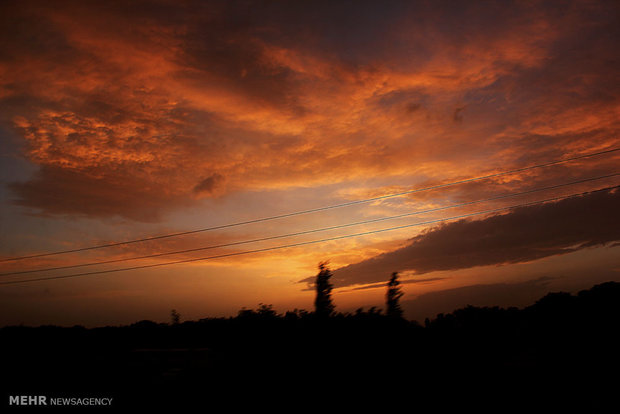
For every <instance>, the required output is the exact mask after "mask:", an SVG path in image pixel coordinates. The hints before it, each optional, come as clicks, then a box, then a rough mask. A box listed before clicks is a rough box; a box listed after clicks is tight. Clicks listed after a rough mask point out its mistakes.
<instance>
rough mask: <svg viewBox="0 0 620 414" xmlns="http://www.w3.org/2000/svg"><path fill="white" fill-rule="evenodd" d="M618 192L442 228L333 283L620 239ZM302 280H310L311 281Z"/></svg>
mask: <svg viewBox="0 0 620 414" xmlns="http://www.w3.org/2000/svg"><path fill="white" fill-rule="evenodd" d="M618 211H620V191H618V190H615V191H606V192H596V193H591V194H588V195H586V196H582V197H577V198H570V199H565V200H561V201H558V202H554V203H545V204H540V205H534V206H527V207H519V208H516V209H513V210H511V211H510V212H509V213H507V214H501V215H495V216H491V217H488V218H485V219H481V220H459V221H456V222H452V223H448V224H443V225H440V226H438V227H435V228H433V229H430V230H428V231H425V232H423V233H422V234H420V235H418V236H416V237H414V238H413V239H411V240H410V242H409V243H408V244H407V245H406V246H405V247H403V248H400V249H397V250H395V251H392V252H389V253H384V254H381V255H379V256H377V257H374V258H372V259H369V260H365V261H363V262H360V263H356V264H352V265H349V266H345V267H342V268H340V269H337V270H335V271H334V285H335V286H348V285H355V284H367V283H376V282H380V281H383V280H385V278H386V275H388V274H389V273H391V272H394V271H405V270H412V271H415V273H416V274H424V273H428V272H433V271H438V270H456V269H467V268H471V267H475V266H487V265H501V264H508V263H521V262H528V261H533V260H536V259H540V258H543V257H549V256H554V255H560V254H566V253H570V252H574V251H577V250H579V249H584V248H589V247H595V246H602V245H606V244H611V243H613V242H616V241H618V240H620V217H619V216H618V213H617V212H618ZM302 282H308V283H311V282H312V278H309V279H305V280H303V281H302Z"/></svg>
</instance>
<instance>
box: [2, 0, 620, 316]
mask: <svg viewBox="0 0 620 414" xmlns="http://www.w3.org/2000/svg"><path fill="white" fill-rule="evenodd" d="M619 21H620V4H619V3H618V2H617V1H557V2H539V1H522V2H514V3H511V2H508V1H497V2H486V1H485V2H482V1H480V2H476V1H462V2H459V1H445V2H443V1H198V0H195V1H193V0H187V1H178V0H175V1H172V0H159V1H84V0H80V1H77V0H76V1H63V0H61V1H54V2H49V1H38V2H37V1H28V0H26V1H3V2H1V3H0V33H1V34H0V156H1V158H0V259H9V258H14V257H18V256H25V255H36V254H40V253H47V252H57V251H63V250H71V249H79V248H83V247H89V246H96V245H102V244H109V243H115V242H122V241H129V240H135V239H141V238H148V237H151V236H158V235H165V234H170V233H177V232H184V231H191V230H195V229H204V228H209V227H213V226H220V225H226V224H230V223H238V222H243V221H251V220H255V219H260V218H264V217H271V216H275V215H282V214H288V213H294V212H299V211H304V210H308V209H315V208H322V207H325V206H333V205H339V204H344V203H350V202H355V201H359V200H365V199H368V198H375V197H380V196H384V195H389V194H393V193H400V192H405V191H408V190H413V189H422V188H427V187H433V186H439V185H442V184H448V183H452V182H455V181H463V180H469V179H471V178H475V177H481V176H486V175H492V174H497V173H502V172H505V171H511V170H514V169H520V168H524V167H529V166H536V165H539V164H545V163H549V162H554V161H558V160H563V159H567V158H575V157H580V158H578V159H576V160H574V161H571V162H565V163H561V164H555V165H552V166H547V167H541V168H532V169H528V170H524V171H521V172H517V173H512V174H503V175H498V176H495V177H493V178H489V179H484V180H473V181H469V182H467V183H464V184H460V185H453V186H446V187H440V188H437V189H434V190H428V191H420V192H414V193H411V194H408V195H406V196H401V197H389V198H383V199H379V200H375V201H372V202H367V203H354V204H352V205H349V206H345V207H339V208H333V209H328V210H324V211H318V212H314V213H308V214H300V215H293V216H290V217H287V218H282V219H277V220H268V221H262V222H257V223H253V224H246V225H240V226H234V227H229V228H223V229H219V230H212V231H205V232H198V233H192V234H189V235H185V236H182V237H169V238H164V239H157V240H152V241H148V242H141V243H131V244H124V245H120V246H116V247H109V248H103V249H93V250H88V251H83V252H79V253H73V254H62V255H54V256H44V257H38V258H32V259H25V260H13V261H6V260H5V261H3V262H1V263H0V273H11V272H20V271H26V270H34V269H38V268H49V267H62V266H71V265H76V264H82V263H90V262H97V261H106V260H114V259H121V258H131V257H134V256H143V255H149V254H156V253H164V252H170V251H178V250H186V249H195V248H200V247H206V246H213V245H219V244H228V243H235V242H239V241H247V240H252V239H257V238H267V237H271V236H278V235H284V234H288V233H296V232H304V231H308V230H315V229H321V228H325V227H332V226H339V225H344V224H349V223H355V222H359V221H367V220H373V219H381V218H385V217H390V216H394V215H403V214H407V213H413V212H419V211H421V213H420V214H416V215H412V216H406V217H402V218H398V219H390V220H384V221H376V222H372V223H367V224H362V225H356V226H349V227H343V228H340V229H333V230H328V231H321V232H315V233H310V234H305V235H301V236H290V237H283V238H278V239H273V240H266V241H262V242H254V243H247V244H241V245H236V246H229V247H222V248H217V249H208V250H202V251H195V252H189V253H182V254H176V255H170V256H162V257H157V258H150V259H141V260H129V261H125V262H118V263H112V264H105V265H97V266H88V267H82V268H71V269H60V270H55V271H44V272H38V273H27V274H17V275H16V274H12V275H0V282H5V281H6V282H8V281H18V280H27V279H34V278H44V277H48V276H49V277H53V276H61V275H70V274H76V273H84V272H95V271H98V270H106V269H115V268H122V267H133V266H141V265H149V264H158V263H164V262H168V261H177V260H184V259H191V258H201V257H207V256H212V255H225V254H228V253H235V252H243V251H248V250H257V249H264V248H269V247H278V246H283V245H288V244H296V243H303V242H308V241H314V240H319V239H325V238H335V237H338V236H345V235H352V234H356V233H363V232H372V231H374V230H380V229H386V228H391V227H398V226H407V225H411V224H415V223H419V222H429V221H434V220H441V219H445V218H449V217H454V216H460V215H466V214H470V213H476V212H479V211H486V210H491V209H499V208H501V207H506V206H512V205H519V204H523V203H528V202H533V201H538V200H545V199H550V198H555V197H562V196H564V195H571V194H577V193H584V192H589V191H593V190H597V189H602V188H607V187H613V186H617V185H620V176H611V177H610V175H613V174H616V173H620V162H619V161H620V151H617V152H616V151H610V150H614V149H617V148H620V135H619V132H620V116H619V115H620V47H618V45H619V44H620V24H618V23H619ZM605 151H606V152H605ZM602 152H604V153H602ZM593 153H601V154H599V155H593V156H588V157H581V156H583V155H588V154H593ZM598 177H606V178H600V179H596V180H589V181H585V180H588V179H592V178H598ZM575 181H582V182H581V183H577V184H573V185H566V186H562V187H557V188H555V189H549V190H544V191H537V192H531V193H529V194H526V195H521V196H514V197H507V198H503V199H497V200H494V201H486V202H480V203H475V204H469V205H466V206H461V207H455V208H445V209H442V210H436V211H432V212H424V211H425V210H429V209H438V208H442V207H448V206H452V205H455V204H461V203H467V202H469V201H475V200H483V199H488V198H495V197H498V196H502V195H510V194H514V193H520V192H526V191H529V190H534V189H539V188H546V187H550V186H556V185H560V184H567V183H571V182H575ZM619 211H620V192H618V191H617V190H609V191H598V192H594V193H591V194H586V195H583V196H580V197H572V198H569V199H563V200H559V201H555V202H548V203H545V204H538V205H530V206H526V207H520V208H516V209H511V210H503V211H500V212H496V213H492V214H481V215H476V216H471V217H468V218H465V219H462V220H461V221H456V220H449V221H445V222H436V223H431V224H426V225H419V226H410V227H402V228H400V229H397V230H392V231H383V232H379V233H369V234H366V235H363V236H358V237H350V238H340V239H336V240H332V241H327V242H322V243H313V244H307V245H303V246H298V247H291V248H282V249H275V250H270V251H265V252H261V253H253V254H244V255H237V256H230V257H226V258H220V259H215V260H206V261H195V262H191V263H186V264H177V265H171V266H160V267H154V268H146V269H138V270H131V271H122V272H114V273H106V274H93V275H85V276H80V277H72V278H67V279H53V280H49V281H36V282H29V283H15V284H4V285H2V284H0V325H7V324H20V323H23V324H27V325H40V324H60V325H74V324H82V325H86V326H100V325H106V324H121V323H122V324H125V323H132V322H135V321H137V320H141V319H151V320H155V321H162V322H166V321H168V320H169V312H170V310H171V309H172V308H175V309H177V310H178V312H179V313H180V314H181V317H182V319H198V318H203V317H208V316H229V315H234V314H236V312H237V311H238V310H239V309H241V308H242V307H246V308H254V307H256V306H257V305H258V304H259V303H268V304H273V305H274V308H275V309H276V310H278V311H281V312H282V311H285V310H292V309H294V308H304V309H308V310H311V309H312V307H313V299H314V293H313V291H312V286H311V282H312V278H313V276H314V275H315V274H316V273H317V264H318V263H319V262H321V261H327V260H329V262H330V266H331V268H332V269H333V270H334V278H333V282H334V285H335V288H336V289H335V290H334V292H333V298H334V302H335V305H336V310H339V311H353V310H355V309H356V308H359V307H365V308H368V307H370V306H377V307H383V302H384V295H385V287H384V284H385V282H386V281H387V279H388V278H389V275H390V274H391V273H392V272H394V271H399V272H401V277H402V281H403V283H404V284H403V290H404V292H405V296H404V297H403V299H402V301H403V306H404V308H405V310H406V314H407V316H408V317H410V318H414V319H418V320H422V319H423V318H424V317H426V316H434V315H435V314H436V313H437V312H445V311H451V310H452V309H454V308H455V307H458V306H464V305H467V304H473V305H502V306H525V305H528V304H531V303H533V301H534V300H536V299H537V298H539V297H540V296H542V295H544V294H545V293H547V292H549V291H558V290H564V291H571V292H574V291H577V290H580V289H584V288H589V287H591V286H592V285H594V284H597V283H601V282H604V281H609V280H616V281H620V243H619V242H620V217H619V214H618V212H619Z"/></svg>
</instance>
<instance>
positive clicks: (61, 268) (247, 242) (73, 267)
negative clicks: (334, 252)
mask: <svg viewBox="0 0 620 414" xmlns="http://www.w3.org/2000/svg"><path fill="white" fill-rule="evenodd" d="M619 175H620V173H613V174H608V175H603V176H599V177H592V178H585V179H582V180H577V181H571V182H568V183H563V184H556V185H552V186H547V187H539V188H534V189H531V190H527V191H521V192H518V193H510V194H503V195H499V196H495V197H490V198H484V199H479V200H474V201H467V202H463V203H458V204H452V205H449V206H444V207H436V208H432V209H427V210H420V211H415V212H409V213H404V214H398V215H395V216H388V217H379V218H375V219H369V220H363V221H357V222H353V223H347V224H339V225H336V226H330V227H323V228H318V229H311V230H305V231H299V232H295V233H287V234H280V235H276V236H269V237H261V238H258V239H251V240H242V241H237V242H231V243H224V244H217V245H211V246H203V247H196V248H192V249H185V250H176V251H171V252H163V253H153V254H148V255H143V256H134V257H125V258H119V259H110V260H103V261H98V262H89V263H81V264H75V265H67V266H57V267H47V268H41V269H31V270H21V271H16V272H6V273H0V277H1V276H12V275H23V274H28V273H37V272H46V271H53V270H66V269H75V268H78V267H87V266H95V265H103V264H111V263H119V262H127V261H131V260H141V259H151V258H155V257H162V256H170V255H174V254H182V253H191V252H197V251H201V250H210V249H217V248H221V247H230V246H239V245H242V244H249V243H256V242H261V241H268V240H276V239H282V238H285V237H294V236H302V235H305V234H311V233H318V232H322V231H328V230H336V229H341V228H345V227H352V226H358V225H362V224H370V223H376V222H379V221H385V220H394V219H398V218H403V217H409V216H414V215H418V214H424V213H432V212H436V211H441V210H447V209H451V208H458V207H464V206H468V205H472V204H478V203H484V202H489V201H496V200H501V199H504V198H510V197H518V196H522V195H526V194H532V193H536V192H540V191H547V190H553V189H557V188H561V187H567V186H570V185H575V184H582V183H586V182H591V181H596V180H602V179H605V178H611V177H617V176H619Z"/></svg>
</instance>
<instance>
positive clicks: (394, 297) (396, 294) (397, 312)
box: [385, 272, 403, 318]
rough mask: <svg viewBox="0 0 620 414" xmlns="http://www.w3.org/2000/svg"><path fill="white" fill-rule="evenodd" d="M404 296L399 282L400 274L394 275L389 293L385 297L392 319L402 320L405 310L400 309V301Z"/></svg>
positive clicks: (389, 285) (388, 289) (388, 288)
mask: <svg viewBox="0 0 620 414" xmlns="http://www.w3.org/2000/svg"><path fill="white" fill-rule="evenodd" d="M402 296H403V292H402V291H401V289H400V282H399V281H398V273H397V272H394V273H392V277H391V278H390V281H389V282H388V284H387V293H386V295H385V303H386V305H387V312H386V313H387V316H389V317H391V318H402V317H403V310H402V308H401V307H400V303H398V301H399V300H400V298H401V297H402Z"/></svg>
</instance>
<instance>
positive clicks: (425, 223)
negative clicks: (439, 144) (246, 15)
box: [0, 185, 620, 285]
mask: <svg viewBox="0 0 620 414" xmlns="http://www.w3.org/2000/svg"><path fill="white" fill-rule="evenodd" d="M618 188H620V185H616V186H612V187H605V188H601V189H598V190H594V191H587V192H583V193H576V194H569V195H566V196H560V197H553V198H548V199H545V200H539V201H532V202H529V203H521V204H516V205H512V206H508V207H501V208H494V209H489V210H484V211H478V212H475V213H468V214H461V215H458V216H453V217H448V218H443V219H437V220H430V221H425V222H420V223H414V224H405V225H402V226H396V227H388V228H384V229H379V230H372V231H365V232H361V233H355V234H348V235H344V236H335V237H328V238H324V239H319V240H311V241H305V242H298V243H291V244H285V245H280V246H273V247H265V248H262V249H255V250H246V251H243V252H233V253H225V254H220V255H215V256H207V257H199V258H193V259H183V260H176V261H172V262H164V263H154V264H149V265H140V266H132V267H124V268H119V269H108V270H100V271H95V272H84V273H74V274H70V275H61V276H51V277H41V278H36V279H25V280H12V281H7V282H0V285H14V284H18V283H29V282H41V281H45V280H58V279H68V278H75V277H83V276H92V275H101V274H107V273H116V272H124V271H130V270H140V269H149V268H155V267H162V266H171V265H175V264H182V263H192V262H198V261H205V260H211V259H221V258H225V257H232V256H241V255H245V254H252V253H261V252H267V251H273V250H279V249H286V248H291V247H299V246H306V245H310V244H316V243H324V242H328V241H334V240H342V239H346V238H351V237H359V236H366V235H370V234H377V233H383V232H387V231H393V230H400V229H404V228H409V227H415V226H423V225H427V224H434V223H440V222H444V221H450V220H457V219H462V218H466V217H473V216H477V215H481V214H489V213H495V212H499V211H504V210H510V209H513V208H519V207H527V206H531V205H536V204H542V203H547V202H551V201H559V200H564V199H569V198H573V197H579V196H583V195H586V194H593V193H597V192H601V191H609V190H613V189H618Z"/></svg>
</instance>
